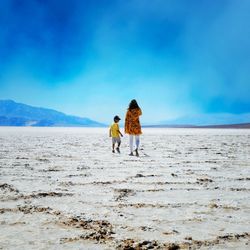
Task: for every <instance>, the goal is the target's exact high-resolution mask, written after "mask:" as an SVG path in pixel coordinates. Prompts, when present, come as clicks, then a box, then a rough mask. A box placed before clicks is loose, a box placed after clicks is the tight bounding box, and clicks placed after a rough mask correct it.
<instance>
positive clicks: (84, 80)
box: [0, 0, 250, 123]
mask: <svg viewBox="0 0 250 250" xmlns="http://www.w3.org/2000/svg"><path fill="white" fill-rule="evenodd" d="M249 12H250V1H249V0H241V1H235V0H220V1H210V0H178V1H177V0H154V1H152V0H127V1H123V0H116V1H114V0H113V1H111V0H89V1H86V0H1V1H0V99H13V100H15V101H18V102H23V103H26V104H30V105H33V106H42V107H47V108H53V109H57V110H59V111H62V112H65V113H68V114H73V115H79V116H84V117H89V118H92V119H95V120H98V121H101V122H109V121H111V120H112V117H113V116H114V115H115V114H119V115H120V116H121V117H124V115H125V112H126V108H127V106H128V103H129V101H130V100H131V99H133V98H135V99H137V100H138V103H139V105H140V106H141V107H142V109H143V117H142V121H143V122H145V123H157V122H160V121H165V120H171V119H176V118H179V117H182V116H189V115H190V116H191V115H196V114H202V115H204V114H205V115H207V114H211V115H212V114H216V115H218V114H235V115H241V114H244V113H250V98H249V93H250V76H249V68H250V45H249V44H250V26H249V23H250V15H249Z"/></svg>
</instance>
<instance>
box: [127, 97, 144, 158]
mask: <svg viewBox="0 0 250 250" xmlns="http://www.w3.org/2000/svg"><path fill="white" fill-rule="evenodd" d="M141 114H142V112H141V109H140V107H139V105H138V104H137V102H136V100H132V101H131V102H130V104H129V107H128V111H127V113H126V118H125V133H126V134H129V147H130V154H129V155H133V151H134V150H133V149H134V146H133V140H134V137H135V145H136V149H135V154H136V156H139V153H138V148H139V144H140V134H142V132H141V124H140V120H139V116H140V115H141Z"/></svg>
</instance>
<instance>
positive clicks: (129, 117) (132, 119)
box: [125, 108, 142, 135]
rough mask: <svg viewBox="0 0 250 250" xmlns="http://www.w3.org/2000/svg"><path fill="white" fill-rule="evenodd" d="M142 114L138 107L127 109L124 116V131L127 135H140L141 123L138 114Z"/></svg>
mask: <svg viewBox="0 0 250 250" xmlns="http://www.w3.org/2000/svg"><path fill="white" fill-rule="evenodd" d="M141 114H142V112H141V109H140V108H135V109H131V110H129V109H128V111H127V114H126V118H125V133H126V134H129V135H140V134H141V133H142V132H141V124H140V120H139V116H140V115H141Z"/></svg>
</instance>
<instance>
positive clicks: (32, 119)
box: [0, 100, 105, 127]
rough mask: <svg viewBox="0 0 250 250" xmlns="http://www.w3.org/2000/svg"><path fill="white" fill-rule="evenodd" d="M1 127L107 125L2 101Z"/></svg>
mask: <svg viewBox="0 0 250 250" xmlns="http://www.w3.org/2000/svg"><path fill="white" fill-rule="evenodd" d="M0 126H41V127H47V126H49V127H56V126H58V127H103V126H105V124H103V123H99V122H97V121H93V120H91V119H89V118H82V117H77V116H71V115H66V114H64V113H61V112H58V111H56V110H53V109H46V108H38V107H32V106H29V105H26V104H22V103H16V102H14V101H12V100H0Z"/></svg>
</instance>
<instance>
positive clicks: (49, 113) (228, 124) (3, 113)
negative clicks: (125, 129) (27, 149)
mask: <svg viewBox="0 0 250 250" xmlns="http://www.w3.org/2000/svg"><path fill="white" fill-rule="evenodd" d="M0 126H33V127H36V126H37V127H38V126H40V127H104V126H107V125H105V124H103V123H100V122H97V121H93V120H91V119H89V118H82V117H77V116H72V115H66V114H64V113H62V112H58V111H56V110H53V109H46V108H38V107H32V106H29V105H26V104H22V103H17V102H14V101H12V100H0ZM143 127H153V128H250V113H246V114H240V115H234V114H203V115H195V116H187V117H182V118H178V119H176V120H171V121H170V120H169V121H162V122H161V123H159V124H156V125H146V126H143Z"/></svg>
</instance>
